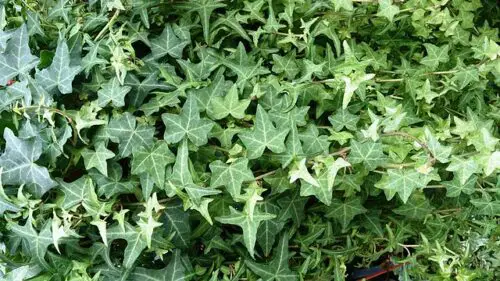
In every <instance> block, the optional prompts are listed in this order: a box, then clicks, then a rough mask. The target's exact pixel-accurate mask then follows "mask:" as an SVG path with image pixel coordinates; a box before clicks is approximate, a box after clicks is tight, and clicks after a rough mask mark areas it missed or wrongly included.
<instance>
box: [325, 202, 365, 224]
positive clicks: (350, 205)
mask: <svg viewBox="0 0 500 281" xmlns="http://www.w3.org/2000/svg"><path fill="white" fill-rule="evenodd" d="M327 210H328V211H327V213H326V214H325V216H326V217H327V218H333V219H334V220H336V221H337V222H338V223H340V225H342V229H346V228H347V226H348V225H349V223H350V222H351V221H352V219H354V217H355V216H357V215H360V214H363V213H366V212H367V210H366V209H365V207H363V205H362V204H361V199H360V198H351V199H347V200H346V201H340V200H338V199H334V200H333V201H332V204H331V205H330V207H328V209H327Z"/></svg>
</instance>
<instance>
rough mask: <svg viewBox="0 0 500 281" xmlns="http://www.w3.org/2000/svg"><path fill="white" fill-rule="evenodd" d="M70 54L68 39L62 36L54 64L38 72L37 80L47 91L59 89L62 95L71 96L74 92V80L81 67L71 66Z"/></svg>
mask: <svg viewBox="0 0 500 281" xmlns="http://www.w3.org/2000/svg"><path fill="white" fill-rule="evenodd" d="M70 59H71V58H70V53H69V50H68V45H67V44H66V39H64V37H63V36H62V35H60V38H59V41H58V42H57V49H56V53H55V55H54V59H53V60H52V64H51V65H50V66H49V67H47V68H45V69H42V71H40V72H37V73H36V75H35V77H36V80H37V81H38V82H39V83H40V84H41V85H42V86H43V87H44V88H45V89H46V90H47V91H52V90H53V89H55V88H57V89H59V92H61V94H70V93H72V92H73V86H72V83H73V80H74V79H75V76H76V75H77V74H78V73H80V70H81V67H80V66H71V65H70Z"/></svg>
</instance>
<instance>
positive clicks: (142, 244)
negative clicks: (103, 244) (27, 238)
mask: <svg viewBox="0 0 500 281" xmlns="http://www.w3.org/2000/svg"><path fill="white" fill-rule="evenodd" d="M106 233H107V239H108V243H111V242H113V241H114V240H116V239H123V240H125V241H127V247H126V248H125V251H124V257H123V266H124V267H125V268H132V266H134V264H135V261H136V260H137V258H138V257H139V255H140V254H141V253H142V251H143V250H144V249H145V248H146V246H147V243H146V239H145V238H144V236H143V235H142V234H141V232H139V231H138V230H137V229H135V228H134V227H133V226H131V225H130V224H128V223H126V224H125V225H124V227H123V228H122V227H121V226H120V225H115V226H112V227H110V228H109V229H107V231H106Z"/></svg>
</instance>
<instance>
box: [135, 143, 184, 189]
mask: <svg viewBox="0 0 500 281" xmlns="http://www.w3.org/2000/svg"><path fill="white" fill-rule="evenodd" d="M133 155H134V157H133V158H132V174H135V175H139V174H141V173H147V174H148V175H149V176H150V177H151V178H152V179H153V181H154V183H155V184H156V185H158V186H159V187H160V188H162V187H163V186H164V184H165V169H166V166H167V165H168V164H171V163H174V162H175V156H174V154H173V153H172V152H171V151H170V149H169V148H168V145H167V143H166V142H165V141H158V142H156V143H155V144H154V145H153V146H152V147H151V148H147V147H141V148H139V149H137V150H135V151H134V152H133Z"/></svg>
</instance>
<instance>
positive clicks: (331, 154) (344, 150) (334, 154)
mask: <svg viewBox="0 0 500 281" xmlns="http://www.w3.org/2000/svg"><path fill="white" fill-rule="evenodd" d="M349 150H351V148H350V147H344V148H342V149H341V150H339V151H337V152H333V153H330V154H328V155H330V156H337V155H345V154H346V153H347V152H348V151H349Z"/></svg>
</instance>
